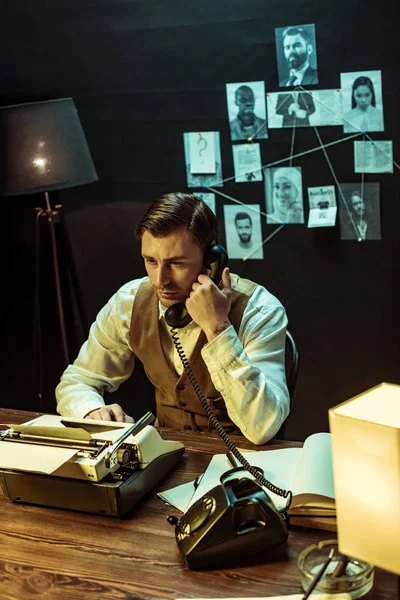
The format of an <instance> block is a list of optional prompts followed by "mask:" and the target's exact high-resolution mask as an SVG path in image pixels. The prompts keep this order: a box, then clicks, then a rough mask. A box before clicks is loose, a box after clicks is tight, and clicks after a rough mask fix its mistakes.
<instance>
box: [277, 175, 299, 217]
mask: <svg viewBox="0 0 400 600" xmlns="http://www.w3.org/2000/svg"><path fill="white" fill-rule="evenodd" d="M296 200H297V189H296V187H295V186H294V185H293V183H292V182H291V181H290V179H288V178H287V177H276V176H275V177H274V204H275V205H276V207H277V208H278V209H280V210H282V209H286V208H289V207H290V206H291V205H292V204H293V203H294V202H296Z"/></svg>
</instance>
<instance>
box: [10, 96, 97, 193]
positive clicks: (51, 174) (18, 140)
mask: <svg viewBox="0 0 400 600" xmlns="http://www.w3.org/2000/svg"><path fill="white" fill-rule="evenodd" d="M0 169H1V178H0V193H1V194H3V195H17V194H33V193H36V192H47V191H51V190H59V189H63V188H68V187H73V186H76V185H82V184H84V183H91V182H93V181H96V180H97V179H98V177H97V173H96V170H95V167H94V165H93V161H92V157H91V155H90V150H89V147H88V144H87V141H86V138H85V134H84V132H83V129H82V125H81V122H80V120H79V117H78V113H77V110H76V107H75V104H74V102H73V100H72V98H60V99H57V100H49V101H45V102H30V103H27V104H14V105H12V106H3V107H0Z"/></svg>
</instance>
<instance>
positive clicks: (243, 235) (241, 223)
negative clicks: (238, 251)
mask: <svg viewBox="0 0 400 600" xmlns="http://www.w3.org/2000/svg"><path fill="white" fill-rule="evenodd" d="M235 226H236V231H237V234H238V236H239V246H240V247H241V248H251V247H252V245H253V242H252V241H251V232H252V228H253V224H252V221H251V216H250V215H249V214H248V213H247V212H238V213H237V214H236V216H235Z"/></svg>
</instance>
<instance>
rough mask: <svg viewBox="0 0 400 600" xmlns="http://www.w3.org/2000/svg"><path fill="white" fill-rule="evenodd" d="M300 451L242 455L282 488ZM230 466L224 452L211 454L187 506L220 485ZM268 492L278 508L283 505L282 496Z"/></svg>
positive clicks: (288, 449)
mask: <svg viewBox="0 0 400 600" xmlns="http://www.w3.org/2000/svg"><path fill="white" fill-rule="evenodd" d="M301 451H302V449H301V448H284V449H281V450H259V451H257V452H244V453H243V456H244V457H245V458H246V460H248V461H249V463H250V464H251V465H253V466H256V467H260V468H262V469H263V471H264V475H265V477H266V479H268V480H269V481H271V482H272V483H273V484H274V485H276V486H278V487H280V488H283V489H284V488H285V487H286V486H287V485H288V482H291V481H293V476H294V472H295V470H296V465H297V462H298V460H299V457H300V454H301ZM272 464H273V471H271V470H270V465H272ZM231 468H232V467H231V465H230V464H229V461H228V459H227V457H226V454H216V455H215V456H213V458H212V459H211V461H210V464H209V465H208V467H207V470H206V472H205V473H204V476H203V477H202V479H201V481H200V483H199V485H198V487H197V489H196V491H195V493H194V494H193V498H192V500H191V501H190V503H189V505H188V507H187V508H189V507H190V506H191V505H192V504H194V503H195V502H196V500H198V499H199V498H201V497H202V496H204V494H206V493H207V492H208V491H210V490H211V489H212V488H214V487H215V486H217V485H220V483H221V482H220V477H221V475H222V474H223V473H225V471H228V470H229V469H231ZM243 474H246V477H249V478H251V479H253V476H252V475H251V474H250V473H248V472H246V471H243ZM237 476H238V474H237V473H234V474H233V477H237ZM268 493H269V495H270V497H271V499H272V501H273V502H274V504H275V506H276V507H277V509H278V510H280V509H281V508H284V507H285V505H286V499H285V498H282V497H280V496H278V495H277V494H274V493H273V492H268Z"/></svg>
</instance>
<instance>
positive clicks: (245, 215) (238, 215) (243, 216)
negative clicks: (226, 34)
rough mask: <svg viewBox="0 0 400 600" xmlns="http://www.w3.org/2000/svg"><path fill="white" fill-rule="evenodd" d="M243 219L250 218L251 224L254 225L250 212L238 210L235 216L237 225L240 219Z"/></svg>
mask: <svg viewBox="0 0 400 600" xmlns="http://www.w3.org/2000/svg"><path fill="white" fill-rule="evenodd" d="M243 219H249V221H250V225H252V224H253V223H252V220H251V216H250V215H249V213H247V212H238V213H236V216H235V225H237V222H238V221H243Z"/></svg>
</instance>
